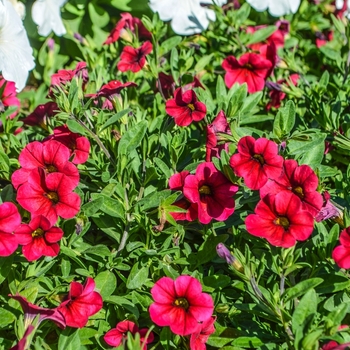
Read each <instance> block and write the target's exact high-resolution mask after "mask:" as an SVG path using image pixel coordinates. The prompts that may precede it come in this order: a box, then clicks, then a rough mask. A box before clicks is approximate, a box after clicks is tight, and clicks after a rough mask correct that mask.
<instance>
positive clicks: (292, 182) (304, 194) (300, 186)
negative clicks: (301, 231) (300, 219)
mask: <svg viewBox="0 0 350 350" xmlns="http://www.w3.org/2000/svg"><path fill="white" fill-rule="evenodd" d="M317 187H318V178H317V175H316V174H315V172H314V171H313V170H312V169H311V168H310V167H309V166H308V165H306V164H303V165H300V166H298V162H297V161H296V160H294V159H287V160H285V161H284V163H283V172H282V173H281V175H280V176H279V177H278V178H275V179H274V180H269V181H268V182H267V183H266V184H265V185H264V186H263V187H262V188H261V189H260V197H261V198H263V197H265V196H266V195H268V194H277V193H280V192H282V191H288V192H292V193H294V194H295V195H297V196H298V197H299V198H300V200H301V202H302V209H303V210H307V211H308V212H310V214H311V215H312V216H313V217H315V216H316V215H317V214H318V213H319V211H320V209H321V208H322V204H323V199H322V195H321V194H320V193H319V192H317Z"/></svg>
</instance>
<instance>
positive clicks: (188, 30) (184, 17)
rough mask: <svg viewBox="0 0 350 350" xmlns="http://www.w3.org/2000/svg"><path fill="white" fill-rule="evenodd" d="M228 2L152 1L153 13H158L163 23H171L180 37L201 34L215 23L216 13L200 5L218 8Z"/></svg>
mask: <svg viewBox="0 0 350 350" xmlns="http://www.w3.org/2000/svg"><path fill="white" fill-rule="evenodd" d="M226 2H227V0H150V3H149V6H150V8H151V9H152V11H153V12H158V13H159V17H160V19H161V20H162V21H171V28H173V31H174V32H175V33H177V34H180V35H192V34H196V33H200V32H202V31H203V30H205V29H207V28H208V25H209V21H215V19H216V16H215V12H214V11H213V10H211V9H209V8H206V7H203V6H201V5H200V4H201V3H202V4H213V3H215V4H216V5H218V6H222V5H224V4H226Z"/></svg>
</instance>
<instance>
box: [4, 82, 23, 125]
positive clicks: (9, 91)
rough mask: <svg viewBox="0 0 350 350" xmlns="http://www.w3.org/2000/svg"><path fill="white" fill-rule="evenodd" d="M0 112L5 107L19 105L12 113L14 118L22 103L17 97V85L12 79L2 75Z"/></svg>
mask: <svg viewBox="0 0 350 350" xmlns="http://www.w3.org/2000/svg"><path fill="white" fill-rule="evenodd" d="M0 93H1V96H0V113H1V112H3V111H4V107H9V106H17V107H18V108H17V110H16V111H15V112H14V113H12V114H11V115H10V118H11V119H12V118H14V117H15V116H16V115H17V114H18V111H19V108H20V106H21V103H20V101H19V99H18V97H17V92H16V86H15V83H14V82H12V81H7V80H5V79H4V78H3V77H2V75H0Z"/></svg>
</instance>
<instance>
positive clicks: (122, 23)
mask: <svg viewBox="0 0 350 350" xmlns="http://www.w3.org/2000/svg"><path fill="white" fill-rule="evenodd" d="M120 15H121V17H122V18H121V19H120V20H119V22H118V23H117V24H116V26H115V28H114V29H113V30H112V31H111V32H110V33H109V35H108V38H107V39H106V41H105V42H104V43H103V45H109V44H112V43H114V42H116V41H117V40H118V39H119V37H123V38H124V39H125V40H127V39H128V38H127V37H126V36H127V31H126V29H129V30H130V31H131V32H133V33H136V31H137V33H138V37H139V39H151V38H152V34H151V33H150V32H149V31H148V30H147V29H146V27H145V26H144V25H143V23H142V22H141V20H140V19H139V18H137V17H132V15H131V14H130V13H128V12H124V13H121V14H120Z"/></svg>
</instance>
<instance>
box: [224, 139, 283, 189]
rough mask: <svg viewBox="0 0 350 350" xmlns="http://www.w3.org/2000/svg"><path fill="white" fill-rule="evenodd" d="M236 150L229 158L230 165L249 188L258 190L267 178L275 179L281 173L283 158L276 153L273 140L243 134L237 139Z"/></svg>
mask: <svg viewBox="0 0 350 350" xmlns="http://www.w3.org/2000/svg"><path fill="white" fill-rule="evenodd" d="M237 150H238V153H237V154H234V155H233V156H232V157H231V159H230V165H231V167H232V168H233V170H234V172H235V173H236V175H238V176H242V177H243V178H244V183H245V184H246V185H247V187H249V188H250V189H252V190H258V189H260V188H261V187H262V186H264V185H265V184H266V182H267V180H268V179H269V178H270V179H275V178H277V177H278V176H280V174H281V173H282V165H283V158H282V157H281V156H279V155H278V147H277V144H276V143H275V142H273V141H269V140H267V139H265V138H259V139H257V140H255V139H254V138H253V137H252V136H245V137H242V138H241V139H240V140H239V142H238V145H237Z"/></svg>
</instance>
